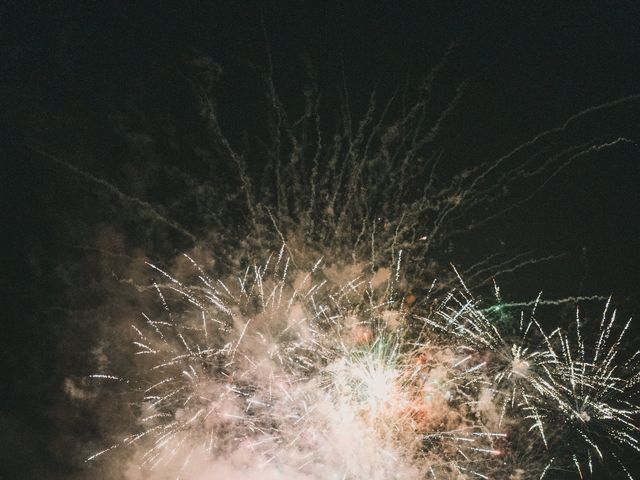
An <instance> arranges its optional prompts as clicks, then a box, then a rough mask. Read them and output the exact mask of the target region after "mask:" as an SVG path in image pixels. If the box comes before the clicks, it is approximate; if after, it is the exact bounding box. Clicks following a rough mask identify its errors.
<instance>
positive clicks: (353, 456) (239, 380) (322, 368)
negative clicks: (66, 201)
mask: <svg viewBox="0 0 640 480" xmlns="http://www.w3.org/2000/svg"><path fill="white" fill-rule="evenodd" d="M401 257H402V254H401V253H400V254H399V255H398V258H397V261H396V265H395V267H394V269H393V270H389V271H386V272H378V273H377V274H376V275H374V276H373V277H370V276H367V275H364V274H363V275H359V276H356V277H355V278H347V279H344V280H340V281H337V280H336V278H337V277H340V275H338V276H337V277H336V275H335V272H334V274H332V275H328V274H326V272H327V268H326V266H325V265H324V263H323V261H322V260H319V261H317V262H316V263H315V265H313V266H312V267H311V268H309V269H308V270H307V271H306V273H305V271H304V270H301V269H299V268H297V267H294V262H293V260H292V258H291V257H290V256H289V255H288V254H287V253H286V249H285V247H284V246H283V248H282V249H281V250H280V252H279V253H278V254H274V255H272V256H271V257H269V259H268V260H267V261H266V262H265V263H263V264H261V265H257V264H254V265H252V266H250V267H249V268H247V270H246V271H245V272H244V274H243V275H241V276H240V277H238V278H233V279H213V278H210V277H209V276H208V275H207V273H206V272H204V271H203V270H202V269H201V268H200V267H199V266H198V264H197V262H195V261H193V260H191V258H190V257H188V256H187V257H186V258H188V259H189V260H190V261H191V263H192V264H193V271H194V278H193V279H190V280H189V282H187V281H183V280H179V279H177V278H175V277H174V276H172V275H171V274H169V273H167V272H166V271H164V270H162V269H160V268H157V267H155V266H153V265H151V267H150V268H153V269H155V271H157V272H158V274H159V275H160V276H161V278H162V282H159V283H155V284H154V288H155V290H156V291H157V294H158V297H159V302H160V303H161V305H162V306H163V308H164V314H163V315H161V316H160V317H159V318H153V317H152V316H147V315H143V316H142V319H141V320H142V321H141V323H140V322H139V323H137V324H134V325H132V335H133V345H134V346H135V348H136V350H137V351H136V352H135V355H136V370H135V371H136V372H139V374H138V375H137V376H135V377H131V378H129V377H123V376H120V375H117V373H116V372H100V373H97V374H95V375H93V377H94V378H95V379H96V380H98V381H100V382H116V383H120V384H122V385H125V386H126V389H127V390H128V391H129V395H131V396H132V397H133V398H134V402H136V403H135V404H136V406H137V407H136V408H137V409H138V411H139V421H138V425H137V427H136V429H135V431H134V432H131V433H130V434H128V435H127V436H126V437H124V438H122V439H121V440H120V441H118V442H116V443H115V444H114V445H112V446H111V447H109V448H107V449H105V450H102V451H100V452H97V453H94V454H93V455H91V457H90V458H89V460H96V459H97V458H98V457H101V456H102V454H104V453H106V452H109V451H111V450H113V449H116V448H126V447H129V448H130V449H131V450H132V451H133V452H134V453H133V455H134V456H135V461H136V462H137V465H138V466H139V467H141V469H142V471H144V472H150V473H149V474H150V475H152V476H153V478H165V477H164V476H163V475H166V477H167V478H186V479H200V478H218V476H219V478H268V479H271V478H273V479H276V478H293V479H316V478H318V479H320V478H322V479H334V478H335V479H365V478H366V479H381V480H382V479H392V478H398V479H399V478H403V479H411V478H415V479H421V478H440V479H471V478H481V479H488V478H494V479H495V478H498V479H515V480H517V479H529V478H532V479H533V478H536V479H542V478H552V475H551V474H550V472H553V471H559V470H562V469H568V468H570V469H571V470H573V471H574V472H575V473H577V475H578V476H579V478H586V477H587V476H589V474H591V473H592V472H593V471H594V468H595V467H594V463H597V462H598V461H599V462H602V461H604V460H605V457H606V458H607V460H608V458H609V457H612V458H614V459H615V461H616V462H617V463H618V464H619V465H620V467H621V468H622V469H623V470H624V471H625V472H627V471H626V470H625V467H624V465H623V464H622V462H621V461H620V459H618V457H617V456H616V452H617V451H618V450H619V448H618V447H625V448H626V447H631V448H632V449H635V450H636V451H640V449H639V448H638V435H637V434H638V427H637V425H636V419H637V415H638V413H640V409H639V408H638V406H637V405H636V404H634V403H633V394H634V391H635V390H634V388H635V387H636V384H637V382H638V379H639V378H640V377H639V375H638V370H637V368H636V369H634V365H635V364H634V361H635V356H633V357H631V358H630V359H628V360H627V361H626V362H622V361H621V360H620V359H619V358H618V357H619V356H620V355H621V353H620V346H621V342H622V339H623V335H624V333H625V331H626V329H627V327H628V325H629V324H628V323H627V324H626V325H625V326H624V327H623V328H621V329H618V328H617V324H616V322H615V313H612V314H610V313H609V312H608V309H607V310H605V313H604V315H603V317H602V322H601V325H600V328H599V330H598V332H599V333H598V335H596V337H595V340H594V341H593V342H590V341H587V340H586V338H585V337H587V335H585V334H583V332H582V330H583V328H581V323H580V318H579V316H578V318H577V322H576V329H575V333H572V334H570V333H569V332H565V331H563V330H562V329H560V328H556V329H555V330H553V331H550V332H547V331H545V329H544V328H543V327H542V326H541V324H540V323H539V322H538V320H537V319H536V317H535V315H534V313H535V307H536V305H537V302H534V304H533V307H532V311H531V312H530V314H528V315H525V314H524V313H522V315H521V317H520V318H519V320H518V321H517V322H516V323H518V326H517V328H515V329H506V328H504V327H501V326H500V324H499V323H497V322H495V321H494V319H493V317H492V309H491V308H483V307H482V305H481V304H480V301H478V300H476V299H474V297H473V296H472V295H471V293H470V292H469V291H468V290H467V289H466V287H465V286H464V283H463V282H462V281H460V285H461V287H460V288H457V289H452V290H451V291H450V293H449V294H448V295H446V296H445V297H444V298H439V299H437V300H436V299H430V298H426V299H424V301H419V302H418V301H416V300H417V299H416V298H415V297H414V296H413V295H410V294H407V293H403V292H401V291H400V288H399V282H398V278H399V276H400V275H401V268H402V266H401V261H400V259H401ZM344 275H345V274H343V277H344ZM512 330H513V331H512ZM574 337H575V338H574ZM523 439H526V440H527V441H526V442H524V445H523ZM211 475H213V477H211ZM627 475H628V476H629V478H632V477H631V475H630V474H629V473H628V472H627ZM145 478H146V477H145Z"/></svg>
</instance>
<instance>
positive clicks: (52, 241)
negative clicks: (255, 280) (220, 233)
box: [0, 1, 640, 479]
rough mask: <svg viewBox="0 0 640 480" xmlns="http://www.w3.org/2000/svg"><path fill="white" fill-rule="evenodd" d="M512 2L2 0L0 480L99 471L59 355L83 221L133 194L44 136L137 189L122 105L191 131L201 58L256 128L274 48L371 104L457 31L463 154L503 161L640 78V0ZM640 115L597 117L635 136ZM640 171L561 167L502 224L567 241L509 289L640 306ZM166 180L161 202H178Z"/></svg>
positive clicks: (97, 218) (287, 83) (78, 345)
mask: <svg viewBox="0 0 640 480" xmlns="http://www.w3.org/2000/svg"><path fill="white" fill-rule="evenodd" d="M167 3H168V2H167ZM506 3H507V2H496V3H495V4H492V3H491V2H471V1H468V2H456V1H448V2H431V1H424V2H399V1H398V2H391V1H387V2H372V1H370V2H360V1H356V2H348V1H344V2H338V1H328V2H322V1H317V2H312V1H291V2H239V1H228V2H227V1H209V2H190V1H185V2H176V3H175V4H173V5H172V6H165V5H164V2H140V1H138V2H80V1H76V2H72V1H70V2H19V1H6V2H3V4H2V6H0V107H1V108H0V110H1V111H0V122H1V123H0V125H1V127H0V135H2V139H1V143H0V144H1V145H2V146H3V148H2V150H3V151H4V153H3V154H2V156H1V157H0V164H1V168H0V178H2V181H3V183H2V185H1V186H0V191H1V193H2V195H1V197H0V199H1V205H2V208H1V209H0V210H1V211H2V214H1V215H2V217H1V219H2V221H1V224H0V230H1V233H0V238H1V240H2V245H3V249H2V252H3V253H2V256H1V263H0V288H1V291H2V296H3V298H4V299H5V300H3V307H4V308H3V312H2V314H1V316H0V318H1V320H0V321H1V322H2V329H1V330H0V355H1V357H0V358H1V362H2V369H1V370H0V371H2V372H3V380H2V386H1V390H0V422H1V423H0V479H13V478H84V477H82V475H83V474H84V473H83V471H82V469H78V467H77V458H76V456H75V455H72V454H70V453H69V451H72V450H73V449H74V448H75V445H76V442H78V439H87V438H90V437H91V432H89V433H87V432H86V431H84V429H85V428H86V423H85V420H84V417H83V415H84V413H83V412H81V411H80V410H81V409H78V410H77V411H69V412H67V413H65V414H64V415H61V414H60V405H61V402H63V401H62V400H60V398H61V397H63V396H64V394H63V390H62V381H63V379H64V376H65V375H64V374H63V372H64V371H65V369H74V368H77V366H76V365H74V363H73V362H74V361H78V359H81V358H83V356H84V355H88V352H83V351H82V349H83V345H84V344H83V343H82V342H81V341H75V340H74V335H79V336H80V337H82V336H83V335H88V334H87V331H85V330H82V329H81V331H80V332H79V333H78V332H74V331H70V330H69V325H70V324H69V323H68V322H67V321H66V320H65V319H66V318H67V316H68V309H69V308H70V303H71V304H72V303H73V301H72V299H71V300H70V297H72V295H70V294H69V292H68V288H69V287H68V285H70V284H74V281H73V280H69V277H70V276H73V275H74V273H73V272H75V271H76V270H75V269H81V267H79V266H78V265H80V264H82V261H83V260H82V258H84V257H83V255H85V253H81V252H79V251H78V249H77V246H78V245H79V244H81V243H82V242H81V241H79V239H78V236H79V235H82V234H83V233H87V232H92V231H94V230H95V229H96V228H97V227H96V226H97V225H103V224H105V223H108V221H109V218H110V215H112V214H113V212H114V211H116V210H117V208H120V207H113V206H112V207H108V208H107V207H104V205H103V202H104V199H105V198H107V197H106V196H105V195H100V198H99V199H97V198H96V196H95V195H94V193H95V192H94V187H91V186H87V185H86V184H83V183H82V182H80V181H78V179H77V178H75V177H74V176H73V175H72V174H71V173H70V172H69V171H68V170H65V169H64V168H62V167H60V166H59V165H56V164H55V163H52V162H50V161H48V160H46V159H44V158H42V156H41V155H38V154H35V153H34V152H33V151H32V150H29V148H28V146H36V147H38V148H42V149H44V150H46V151H50V152H55V153H56V154H63V155H64V156H65V158H66V159H67V160H69V161H71V162H72V163H76V164H79V165H80V166H82V167H83V168H84V169H86V170H88V171H91V172H93V173H95V174H96V175H98V176H104V177H105V178H108V179H109V180H110V181H112V182H113V183H114V184H116V185H118V186H120V187H122V188H123V190H125V191H127V192H130V193H132V194H135V193H136V188H137V187H136V181H134V179H132V178H133V177H135V175H136V172H139V170H136V168H137V167H130V166H129V163H130V162H131V156H130V154H129V153H126V154H125V147H124V146H123V144H122V142H121V140H119V138H120V137H119V136H118V134H116V133H114V130H116V127H115V126H114V125H117V123H118V122H117V119H118V118H119V117H118V114H119V112H146V114H145V116H138V117H137V118H138V122H139V124H135V122H133V123H128V124H127V126H128V127H127V128H130V129H131V131H133V132H136V131H144V129H145V128H147V127H148V126H149V125H145V122H150V123H151V124H153V125H152V126H157V125H159V124H162V123H163V122H164V121H165V120H166V119H167V118H171V119H172V120H171V121H172V122H174V123H175V124H176V125H178V127H176V128H177V130H178V131H177V133H176V136H177V137H180V135H187V134H188V132H189V130H190V128H191V123H190V122H193V120H192V115H193V110H194V102H193V100H192V97H191V93H190V90H189V88H190V87H189V84H188V81H186V80H185V76H188V66H187V64H188V61H189V59H192V58H193V57H194V56H197V55H206V56H209V57H211V58H212V59H213V60H214V61H216V62H218V63H220V64H221V65H222V66H223V68H224V71H225V75H224V77H223V80H222V86H221V88H220V91H221V92H222V96H221V99H220V106H221V110H222V113H223V114H224V116H225V120H224V121H225V122H226V127H227V128H228V129H229V130H231V131H237V132H241V131H242V130H243V129H244V130H251V129H260V128H261V126H260V118H261V117H260V114H259V113H260V112H256V114H255V115H251V114H250V112H251V111H252V108H253V107H254V105H257V104H258V103H259V101H258V98H259V97H260V96H261V95H262V90H261V88H262V85H261V84H260V83H259V82H257V81H256V80H255V77H252V76H251V75H247V74H246V72H247V71H252V69H254V66H255V68H257V69H260V68H262V69H264V68H268V61H267V58H268V57H267V56H268V53H269V51H270V54H271V55H272V65H273V73H274V78H275V81H276V84H277V85H278V87H279V88H280V90H281V91H282V92H287V91H291V92H295V91H297V90H298V89H299V88H300V85H301V83H300V81H299V78H300V71H301V69H302V67H301V66H302V62H301V60H300V59H301V58H303V57H308V58H309V59H310V60H311V62H312V63H313V64H314V66H315V68H316V69H317V72H318V81H319V85H320V88H321V90H322V89H324V90H326V91H335V90H336V86H339V85H340V84H341V82H342V81H343V80H342V79H343V76H344V79H345V82H346V84H347V85H348V87H349V92H350V96H351V100H352V102H353V105H354V109H355V110H356V111H357V110H358V108H360V109H362V108H363V106H364V105H365V102H366V101H367V99H368V96H369V93H370V91H371V90H372V88H374V87H377V88H378V89H379V90H380V91H381V92H382V94H383V95H384V94H385V93H386V94H390V93H392V92H393V91H394V90H395V89H397V88H398V87H399V86H402V85H403V84H404V83H405V82H406V81H407V79H409V80H410V81H414V82H415V81H418V79H419V78H421V77H422V76H423V75H424V74H426V73H427V72H428V70H429V68H430V67H431V66H432V65H433V64H434V63H435V62H436V61H437V60H438V59H439V58H440V57H441V56H442V55H443V52H445V51H446V50H447V48H448V47H449V46H450V45H452V44H454V45H455V47H454V50H453V51H454V54H453V56H452V60H451V62H450V63H449V65H450V66H449V67H448V69H447V71H446V72H445V73H444V77H443V79H442V80H441V81H442V82H443V84H445V87H444V88H446V83H447V82H449V81H450V82H451V84H452V85H457V84H458V82H460V81H466V82H467V84H468V87H467V91H466V93H465V96H464V100H463V101H462V103H461V105H460V107H459V108H458V111H457V113H456V114H455V115H454V117H453V119H452V120H451V124H450V125H449V126H448V130H447V132H448V133H447V135H446V136H445V139H444V141H443V148H444V149H445V151H446V152H447V158H448V161H449V162H450V165H451V168H452V170H458V169H463V168H465V167H468V166H472V165H475V164H477V163H479V162H480V161H483V160H486V159H488V158H497V157H499V156H500V155H501V154H504V153H505V152H507V151H509V150H510V149H511V148H513V147H515V146H517V145H519V144H521V143H523V142H525V141H527V140H528V139H530V138H532V137H534V136H535V135H536V134H537V133H539V132H541V131H544V130H547V129H549V128H552V127H555V126H558V125H561V124H562V123H563V122H564V121H565V120H566V119H567V118H568V117H570V116H571V115H572V114H574V113H576V112H579V111H581V110H583V109H585V108H588V107H590V106H593V105H597V104H600V103H603V102H607V101H610V100H614V99H617V98H621V97H624V96H626V95H630V94H637V93H640V3H638V2H632V1H620V2H509V5H508V6H506V5H503V4H506ZM534 4H535V5H534ZM284 97H285V101H287V96H286V95H284ZM294 97H295V96H294V95H292V96H291V97H290V98H291V102H292V104H294V105H295V101H296V100H295V99H294ZM329 97H330V95H329ZM634 113H635V115H634ZM637 113H640V110H639V109H638V108H637V107H636V108H635V110H634V111H631V112H629V111H627V112H623V113H620V114H617V115H614V116H612V117H611V118H608V119H607V120H606V121H603V123H597V124H594V125H588V127H587V128H588V130H589V132H593V133H594V134H598V133H599V132H603V131H609V130H611V131H620V132H623V133H624V134H625V135H627V136H628V137H629V138H631V139H633V140H638V139H639V138H640V118H639V117H638V116H637ZM241 138H242V135H241V134H240V133H239V134H238V138H236V140H237V141H238V142H240V141H241ZM176 162H177V163H176ZM171 165H177V166H178V167H180V168H183V169H185V170H190V171H194V172H197V169H198V167H197V165H194V164H193V163H190V160H189V159H186V158H185V159H176V158H175V157H171V156H170V155H162V154H160V155H159V158H158V166H159V168H160V166H164V167H167V166H171ZM150 175H152V173H150ZM138 180H139V181H140V182H143V181H144V180H143V179H138ZM639 182H640V150H638V149H637V148H631V147H629V146H625V147H621V148H614V149H612V150H611V151H607V152H605V153H603V154H602V155H598V156H594V157H590V158H588V159H586V160H584V161H580V162H578V163H576V164H575V165H572V166H571V167H570V168H568V169H566V170H565V171H563V172H562V174H561V175H559V176H558V177H556V178H554V179H553V180H552V181H550V182H549V184H548V185H547V186H546V187H545V188H544V189H543V190H542V191H541V192H540V193H539V194H538V195H537V196H536V197H535V198H534V199H533V200H532V202H531V203H530V204H528V205H527V206H526V207H525V208H524V209H523V210H522V211H521V213H520V214H519V216H518V217H514V218H513V219H511V220H509V224H508V225H504V232H505V233H504V235H502V236H501V235H500V234H499V232H498V233H496V232H493V235H494V236H495V237H496V238H497V239H498V240H500V241H501V242H503V244H506V245H507V246H509V247H512V248H514V249H524V250H530V251H532V252H533V253H534V254H535V255H544V254H550V253H552V254H557V253H565V254H566V258H565V259H563V260H560V261H558V262H556V263H551V264H549V265H545V266H541V267H540V268H538V269H535V270H530V271H524V272H523V273H522V275H521V276H520V277H518V283H517V285H516V282H515V281H514V282H512V283H510V280H509V279H505V287H504V288H505V289H506V290H508V291H509V289H510V292H511V293H512V294H513V295H514V297H518V298H523V297H528V298H531V297H532V296H535V294H536V293H537V292H538V291H539V290H545V292H548V293H549V296H550V297H553V298H558V297H560V296H563V295H572V294H585V295H589V294H598V295H605V296H606V295H610V294H613V295H614V296H615V298H616V303H617V305H618V306H619V307H620V308H621V310H622V312H624V314H625V315H626V316H629V315H632V314H635V316H638V314H639V313H640V241H639V238H640V226H639V220H640V217H639V213H640V183H639ZM157 189H158V191H156V192H155V195H156V198H151V199H149V201H152V203H153V201H154V200H162V195H163V193H162V188H161V186H157ZM147 193H148V192H147ZM164 195H167V196H168V195H169V193H166V192H165V193H164ZM123 223H126V220H123ZM169 240H170V239H167V240H166V241H167V242H169ZM182 240H184V239H182ZM180 241H181V240H178V241H177V242H178V244H177V246H176V247H175V248H176V249H179V248H180V244H179V242H180ZM83 275H85V276H86V277H85V276H83V277H82V278H83V279H84V278H90V273H87V272H86V271H84V273H83ZM94 295H96V297H99V292H97V293H96V292H94ZM94 301H95V303H96V304H97V303H100V301H104V299H100V298H95V299H94ZM88 328H89V327H87V330H88ZM78 340H79V338H78ZM70 350H71V351H72V354H71V355H70V354H69V351H70ZM60 417H64V418H62V419H61V418H60ZM60 429H68V431H67V432H65V435H61V434H60ZM52 442H62V443H61V444H58V445H55V446H54V445H52ZM74 475H75V476H74Z"/></svg>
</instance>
